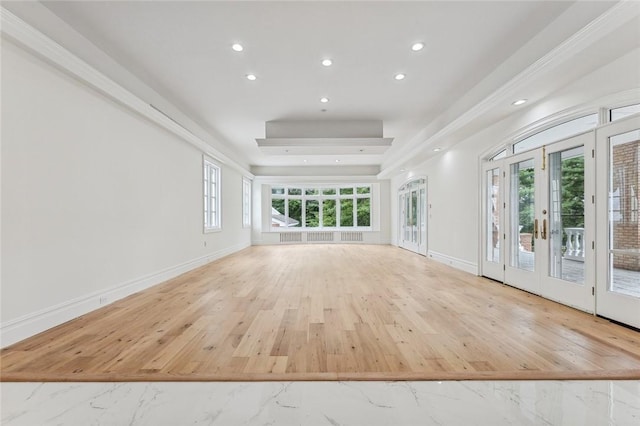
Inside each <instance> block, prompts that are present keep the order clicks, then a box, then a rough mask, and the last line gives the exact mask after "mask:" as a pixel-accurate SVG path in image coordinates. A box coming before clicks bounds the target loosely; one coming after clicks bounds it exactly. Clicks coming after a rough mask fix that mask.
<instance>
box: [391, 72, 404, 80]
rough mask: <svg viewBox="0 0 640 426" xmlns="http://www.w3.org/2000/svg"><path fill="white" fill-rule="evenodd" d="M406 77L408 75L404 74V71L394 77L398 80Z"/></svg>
mask: <svg viewBox="0 0 640 426" xmlns="http://www.w3.org/2000/svg"><path fill="white" fill-rule="evenodd" d="M405 77H406V75H404V74H402V73H398V74H396V75H395V76H394V77H393V78H395V79H396V80H404V78H405Z"/></svg>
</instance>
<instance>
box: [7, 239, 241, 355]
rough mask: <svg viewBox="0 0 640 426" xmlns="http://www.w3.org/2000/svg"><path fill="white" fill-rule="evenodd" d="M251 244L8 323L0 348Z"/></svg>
mask: <svg viewBox="0 0 640 426" xmlns="http://www.w3.org/2000/svg"><path fill="white" fill-rule="evenodd" d="M247 247H250V244H238V245H235V246H232V247H227V248H226V249H223V250H219V251H216V252H213V253H209V254H207V255H205V256H201V257H198V258H196V259H192V260H189V261H187V262H184V263H181V264H179V265H175V266H172V267H169V268H166V269H163V270H161V271H158V272H155V273H153V274H149V275H146V276H143V277H140V278H136V279H133V280H130V281H127V282H124V283H121V284H118V285H115V286H112V287H110V288H107V289H105V290H101V291H97V292H93V293H90V294H87V295H85V296H80V297H77V298H75V299H72V300H68V301H66V302H63V303H59V304H57V305H54V306H50V307H48V308H45V309H41V310H40V311H37V312H33V313H31V314H27V315H24V316H22V317H19V318H16V319H13V320H10V321H6V322H4V323H2V324H0V348H4V347H7V346H9V345H12V344H14V343H16V342H19V341H21V340H24V339H26V338H28V337H31V336H34V335H36V334H38V333H41V332H43V331H45V330H48V329H50V328H52V327H55V326H57V325H60V324H62V323H64V322H67V321H70V320H72V319H74V318H77V317H79V316H81V315H85V314H87V313H89V312H91V311H94V310H96V309H99V308H101V307H103V306H105V305H107V304H110V303H113V302H115V301H117V300H120V299H123V298H125V297H127V296H130V295H132V294H134V293H137V292H139V291H142V290H145V289H147V288H150V287H153V286H154V285H157V284H160V283H163V282H165V281H167V280H170V279H171V278H174V277H177V276H178V275H181V274H184V273H185V272H189V271H191V270H193V269H196V268H198V267H200V266H203V265H206V264H207V263H210V262H213V261H215V260H218V259H221V258H223V257H225V256H228V255H230V254H233V253H235V252H238V251H240V250H244V249H245V248H247Z"/></svg>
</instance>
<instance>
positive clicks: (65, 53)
mask: <svg viewBox="0 0 640 426" xmlns="http://www.w3.org/2000/svg"><path fill="white" fill-rule="evenodd" d="M0 18H1V19H0V32H1V34H2V36H3V37H5V36H6V37H8V38H9V39H11V40H13V41H15V42H17V43H18V44H19V45H21V46H22V47H24V48H27V49H28V50H29V51H31V52H33V53H35V54H37V55H38V56H40V57H42V58H44V59H45V60H46V61H48V62H49V63H51V64H53V65H54V66H56V67H58V68H60V69H62V70H63V71H65V72H66V73H68V74H70V75H71V76H73V77H74V78H76V79H78V80H81V81H83V82H85V83H86V84H88V85H89V86H90V87H92V88H93V89H95V90H97V91H98V92H100V93H102V94H103V95H105V96H108V97H109V98H111V99H113V100H114V101H116V102H118V103H120V104H121V105H123V106H125V107H127V108H129V109H131V110H132V111H134V112H136V113H138V114H140V115H142V116H143V117H145V118H147V119H148V120H150V121H151V122H153V123H155V124H157V125H159V126H160V127H162V128H164V129H166V130H168V131H169V132H171V133H173V134H174V135H176V136H178V137H179V138H180V139H182V140H184V141H186V142H188V143H189V144H191V145H192V146H194V147H195V148H197V149H198V150H200V151H202V152H203V153H205V154H207V155H209V156H211V157H213V158H215V159H216V160H218V161H219V162H220V163H222V164H225V165H228V166H230V167H233V168H234V169H236V170H238V171H239V172H241V173H242V174H244V175H246V176H250V177H253V175H252V174H251V173H250V172H249V170H247V169H246V168H245V167H243V166H242V165H241V164H239V163H238V162H236V161H235V160H233V159H232V158H230V157H228V156H227V155H225V154H223V153H222V152H220V151H219V150H217V149H216V148H214V147H212V146H211V145H209V144H208V143H207V142H205V141H203V140H202V139H200V138H199V137H198V136H196V135H195V134H193V133H192V132H191V131H190V130H188V129H187V128H185V127H183V126H182V125H181V124H179V123H178V122H176V121H175V120H173V119H172V118H171V117H169V116H168V115H166V114H165V113H163V112H162V111H160V110H158V109H157V108H155V107H153V106H152V105H151V104H149V103H147V102H145V101H143V100H142V99H140V98H139V97H138V96H136V95H135V94H133V93H132V92H130V91H128V90H127V89H125V88H124V87H122V86H121V85H119V84H118V83H116V82H115V81H113V80H112V79H110V78H109V77H107V76H106V75H105V74H103V73H101V72H100V71H98V70H97V69H96V68H94V67H92V66H91V65H89V64H88V63H86V62H85V61H83V60H82V59H80V58H79V57H77V56H76V55H74V54H73V53H72V52H70V51H69V50H67V49H65V48H64V47H62V46H61V45H60V44H58V43H56V42H55V41H53V40H52V39H50V38H49V37H47V36H46V35H44V34H43V33H41V32H40V31H38V30H37V29H36V28H34V27H32V26H31V25H29V24H28V23H26V22H25V21H23V20H22V19H20V18H19V17H17V16H16V15H14V14H13V13H11V12H10V11H8V10H7V9H5V8H4V7H1V6H0Z"/></svg>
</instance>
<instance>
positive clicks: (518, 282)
mask: <svg viewBox="0 0 640 426" xmlns="http://www.w3.org/2000/svg"><path fill="white" fill-rule="evenodd" d="M541 159H542V149H536V150H534V151H531V152H527V153H523V154H517V155H514V156H512V157H510V158H508V159H507V160H506V161H507V164H506V165H505V169H506V170H507V173H506V175H507V176H506V179H505V181H504V184H505V185H506V188H505V190H506V191H505V194H506V200H505V201H506V210H505V213H506V217H505V218H504V219H505V220H506V224H505V225H506V226H505V227H504V229H505V230H506V231H507V232H506V235H504V237H506V239H503V241H506V243H507V244H506V246H507V250H506V252H505V254H506V255H507V259H506V261H505V263H504V271H505V272H504V281H505V283H507V284H509V285H512V286H514V287H518V288H521V289H523V290H526V291H529V292H531V293H535V294H540V271H541V268H540V266H541V265H540V263H541V262H542V261H543V260H542V259H543V257H541V256H540V254H539V253H538V251H539V250H538V244H539V243H540V241H541V240H540V232H539V230H540V223H541V222H542V220H541V219H542V214H541V210H542V207H540V206H541V205H542V201H541V200H542V196H541V194H542V187H541V185H540V182H541V181H542V175H541V173H542V171H541V165H542V161H541Z"/></svg>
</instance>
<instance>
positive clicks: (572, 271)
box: [549, 146, 585, 284]
mask: <svg viewBox="0 0 640 426" xmlns="http://www.w3.org/2000/svg"><path fill="white" fill-rule="evenodd" d="M584 199H585V194H584V147H583V146H579V147H577V148H571V149H568V150H564V151H559V152H554V153H552V154H550V155H549V276H551V277H553V278H558V279H561V280H565V281H571V282H574V283H577V284H584V270H585V264H584V262H585V250H584V248H585V247H584V245H585V239H584V220H585V214H584Z"/></svg>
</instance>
